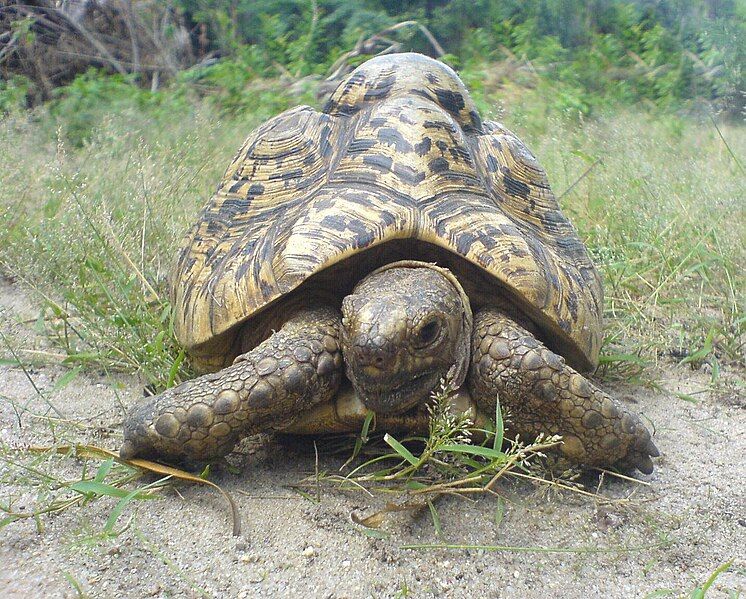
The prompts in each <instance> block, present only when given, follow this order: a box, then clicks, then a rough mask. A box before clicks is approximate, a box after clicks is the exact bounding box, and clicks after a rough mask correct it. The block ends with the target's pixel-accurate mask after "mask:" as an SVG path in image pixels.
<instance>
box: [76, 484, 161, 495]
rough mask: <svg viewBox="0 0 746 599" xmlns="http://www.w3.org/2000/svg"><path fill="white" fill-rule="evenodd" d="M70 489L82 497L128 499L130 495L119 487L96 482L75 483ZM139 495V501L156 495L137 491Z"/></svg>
mask: <svg viewBox="0 0 746 599" xmlns="http://www.w3.org/2000/svg"><path fill="white" fill-rule="evenodd" d="M70 488H71V489H72V490H73V491H77V492H78V493H81V494H82V495H89V496H96V495H98V496H100V497H103V496H107V497H119V498H123V497H127V495H129V491H126V490H124V489H120V488H118V487H112V486H111V485H107V484H105V483H100V482H96V481H95V480H81V481H78V482H75V483H73V484H71V485H70ZM137 492H138V493H139V496H138V497H137V498H138V499H153V498H154V495H151V494H149V493H143V492H142V490H140V489H138V491H137Z"/></svg>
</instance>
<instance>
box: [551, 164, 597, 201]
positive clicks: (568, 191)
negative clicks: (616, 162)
mask: <svg viewBox="0 0 746 599" xmlns="http://www.w3.org/2000/svg"><path fill="white" fill-rule="evenodd" d="M600 162H603V160H602V159H601V158H598V159H596V162H594V163H593V164H591V165H590V166H589V167H588V168H587V169H585V172H584V173H583V174H582V175H580V177H578V178H577V179H576V180H575V183H573V184H572V185H570V187H568V188H567V189H566V190H565V191H563V192H562V193H561V194H559V196H558V197H557V200H561V199H562V198H564V197H565V196H566V195H567V194H568V193H570V192H571V191H572V190H573V189H574V188H575V186H576V185H577V184H578V183H580V182H581V181H582V180H583V179H585V178H586V177H587V176H588V174H589V173H590V172H591V171H592V170H593V169H594V168H595V167H596V165H597V164H599V163H600Z"/></svg>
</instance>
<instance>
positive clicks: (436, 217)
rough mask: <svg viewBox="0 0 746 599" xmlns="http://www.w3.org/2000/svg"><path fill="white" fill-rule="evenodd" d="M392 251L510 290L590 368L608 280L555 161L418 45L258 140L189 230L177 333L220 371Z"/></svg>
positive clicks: (176, 279)
mask: <svg viewBox="0 0 746 599" xmlns="http://www.w3.org/2000/svg"><path fill="white" fill-rule="evenodd" d="M397 259H420V260H426V261H431V262H437V263H439V264H441V265H443V266H446V267H448V268H450V269H451V270H453V271H454V273H455V274H456V275H457V276H458V277H459V280H460V281H461V283H462V284H463V285H464V288H465V289H466V290H467V292H468V293H469V296H470V298H471V301H472V304H473V305H476V307H478V306H479V304H483V303H487V302H490V301H493V300H494V299H495V298H501V299H504V300H506V301H507V302H509V303H510V304H511V305H512V306H514V307H515V308H516V309H518V310H520V311H521V312H522V313H523V314H524V315H525V316H527V317H528V318H530V319H531V320H532V321H533V322H534V323H535V324H536V326H537V328H538V330H539V335H540V337H541V338H542V339H543V340H544V342H545V343H546V344H547V345H548V346H549V347H551V348H552V349H553V350H555V351H557V352H558V353H560V354H562V355H564V356H565V357H566V358H567V360H568V362H569V363H570V364H571V365H573V366H575V367H576V368H579V369H587V368H590V367H593V366H594V365H596V363H597V361H598V353H599V348H600V340H601V310H602V305H603V297H602V288H601V281H600V277H599V275H598V272H597V271H596V269H595V267H594V265H593V263H592V262H591V260H590V257H589V255H588V252H587V250H586V248H585V246H584V245H583V243H582V242H581V241H580V239H579V238H578V234H577V232H576V231H575V229H574V228H573V226H572V225H571V224H570V222H569V221H568V220H567V218H565V216H564V215H563V214H562V212H561V211H560V209H559V205H558V202H557V200H556V198H555V196H554V194H553V193H552V191H551V189H550V187H549V183H548V181H547V176H546V173H545V171H544V170H543V169H542V168H541V166H539V163H538V162H537V160H536V158H535V157H534V156H533V154H532V153H531V152H530V151H529V150H528V149H527V148H526V146H525V145H524V144H523V143H522V142H521V141H520V140H519V139H518V138H517V137H516V136H515V135H514V134H513V133H511V132H510V131H508V130H507V129H505V128H504V127H503V126H502V125H500V124H498V123H495V122H490V121H482V120H481V118H480V116H479V113H478V112H477V110H476V107H475V105H474V103H473V101H472V99H471V98H470V97H469V93H468V91H467V90H466V88H465V86H464V84H463V83H462V82H461V80H460V79H459V77H458V75H456V73H455V72H454V71H453V70H452V69H451V68H449V67H448V66H447V65H445V64H443V63H440V62H438V61H436V60H433V59H430V58H428V57H425V56H422V55H418V54H394V55H387V56H381V57H377V58H374V59H372V60H370V61H368V62H366V63H364V64H363V65H361V66H360V67H358V68H357V69H356V70H355V71H353V72H352V73H351V74H350V75H349V76H348V77H347V79H346V80H344V81H343V82H342V83H341V84H340V85H339V87H338V88H337V89H336V91H335V92H334V94H333V95H332V97H331V98H330V100H329V102H328V103H327V105H326V106H325V108H324V109H323V111H322V112H318V111H316V110H314V109H313V108H311V107H309V106H299V107H297V108H294V109H291V110H288V111H286V112H284V113H282V114H280V115H278V116H276V117H274V118H272V119H270V120H269V121H267V122H266V123H264V124H263V125H261V126H260V127H259V128H258V129H256V130H255V131H254V132H253V133H252V134H251V135H250V136H249V138H248V139H247V140H246V142H245V143H244V145H243V147H242V148H241V149H240V150H239V152H238V154H237V155H236V157H235V158H234V159H233V161H232V163H231V165H230V166H229V167H228V170H227V171H226V173H225V177H224V178H223V181H222V183H221V184H220V185H219V187H218V190H217V191H216V193H215V195H214V196H213V197H212V198H211V199H210V201H209V202H208V203H207V205H206V206H205V207H204V208H203V210H202V212H201V214H200V216H199V219H198V221H197V223H196V224H195V225H194V227H193V228H192V229H191V231H190V232H189V233H188V235H187V236H186V238H185V240H184V242H183V245H182V249H181V251H180V253H179V256H178V260H177V263H176V265H175V268H174V271H173V272H172V282H173V302H174V309H175V330H176V335H177V337H178V339H179V341H180V342H181V343H182V345H183V346H184V347H185V348H186V349H187V350H188V351H189V352H190V353H191V354H192V356H193V357H194V359H195V361H196V362H195V363H196V365H197V366H198V367H199V368H200V369H201V370H212V369H217V368H220V367H222V366H224V365H226V364H229V363H230V361H231V360H232V359H233V357H235V355H237V354H238V353H239V352H240V351H246V350H247V349H249V348H247V347H246V346H245V343H246V342H245V338H246V331H249V332H250V333H251V331H256V333H255V335H254V337H255V339H254V341H252V343H254V342H258V341H261V338H263V337H266V336H267V335H268V334H269V333H270V332H271V331H270V330H269V329H270V327H274V326H276V324H277V323H279V324H281V322H282V317H283V314H284V313H286V312H287V309H288V302H292V301H302V300H303V298H306V297H311V296H312V295H313V293H319V292H322V291H323V292H326V293H327V294H329V295H331V296H333V297H336V298H338V299H341V297H343V296H344V295H345V294H347V293H349V291H350V290H351V288H352V286H353V285H354V283H355V282H356V281H358V280H359V279H360V278H362V276H364V275H365V274H367V272H370V270H372V269H373V268H376V267H378V266H380V265H382V264H385V263H387V262H391V261H394V260H397ZM243 323H246V326H244V327H242V326H240V325H242V324H243ZM239 330H241V331H242V334H241V335H240V336H239V335H238V334H237V333H238V331H239ZM239 337H241V338H242V339H244V341H243V343H244V347H243V348H242V347H240V346H239V344H238V343H237V339H238V338H239ZM249 338H251V334H249Z"/></svg>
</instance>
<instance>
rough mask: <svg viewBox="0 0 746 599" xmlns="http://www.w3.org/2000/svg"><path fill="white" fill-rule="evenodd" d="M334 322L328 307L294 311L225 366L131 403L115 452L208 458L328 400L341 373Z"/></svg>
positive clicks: (176, 458)
mask: <svg viewBox="0 0 746 599" xmlns="http://www.w3.org/2000/svg"><path fill="white" fill-rule="evenodd" d="M339 327H340V316H339V313H338V311H337V310H335V309H333V308H318V309H314V310H303V311H300V312H298V313H296V314H295V315H294V316H293V317H292V318H290V319H289V320H288V321H287V322H286V323H285V324H284V325H283V327H282V328H281V329H280V330H279V331H278V332H276V333H274V334H273V335H272V336H271V337H270V338H269V339H267V340H266V341H264V342H263V343H261V344H260V345H258V346H257V347H256V348H254V349H252V350H251V351H249V352H247V353H245V354H243V355H240V356H238V358H236V360H235V361H234V363H233V365H232V366H229V367H228V368H224V369H223V370H221V371H219V372H216V373H213V374H207V375H204V376H201V377H199V378H196V379H193V380H191V381H187V382H185V383H183V384H181V385H179V386H178V387H174V388H172V389H168V390H166V391H165V392H163V393H162V394H160V395H158V396H157V397H154V398H152V399H151V400H149V401H148V402H146V403H144V404H140V405H138V406H135V407H134V408H133V409H132V410H131V411H130V413H129V414H128V416H127V419H126V420H125V423H124V443H123V444H122V447H121V449H120V451H119V453H120V455H121V456H122V457H123V458H133V457H149V458H158V459H162V460H165V461H170V462H184V461H187V462H189V461H191V462H195V461H203V460H209V459H213V458H216V457H220V456H223V455H226V454H227V453H229V452H230V451H231V449H233V447H234V446H235V444H236V442H237V441H238V440H239V438H240V437H242V436H245V435H247V434H251V433H252V432H257V431H259V430H261V431H265V430H266V431H268V430H277V429H281V428H284V427H286V426H288V425H289V424H291V423H292V422H293V420H294V418H295V417H296V416H297V414H299V413H300V412H301V411H302V410H304V409H306V408H309V407H311V406H313V405H314V404H317V403H320V402H324V401H331V400H332V398H333V397H334V394H335V393H336V392H337V389H338V388H339V383H340V379H341V376H342V354H341V351H340V348H339Z"/></svg>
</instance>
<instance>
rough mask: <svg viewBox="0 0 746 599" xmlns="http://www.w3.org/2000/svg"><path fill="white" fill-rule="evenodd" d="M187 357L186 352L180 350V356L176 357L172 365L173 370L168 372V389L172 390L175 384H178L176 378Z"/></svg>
mask: <svg viewBox="0 0 746 599" xmlns="http://www.w3.org/2000/svg"><path fill="white" fill-rule="evenodd" d="M185 357H186V352H185V351H184V350H183V349H181V350H179V355H178V356H176V359H175V360H174V363H173V364H171V368H170V369H169V371H168V383H167V384H166V388H171V387H173V386H174V382H176V376H177V375H178V374H179V368H181V363H182V362H183V361H184V358H185Z"/></svg>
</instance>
